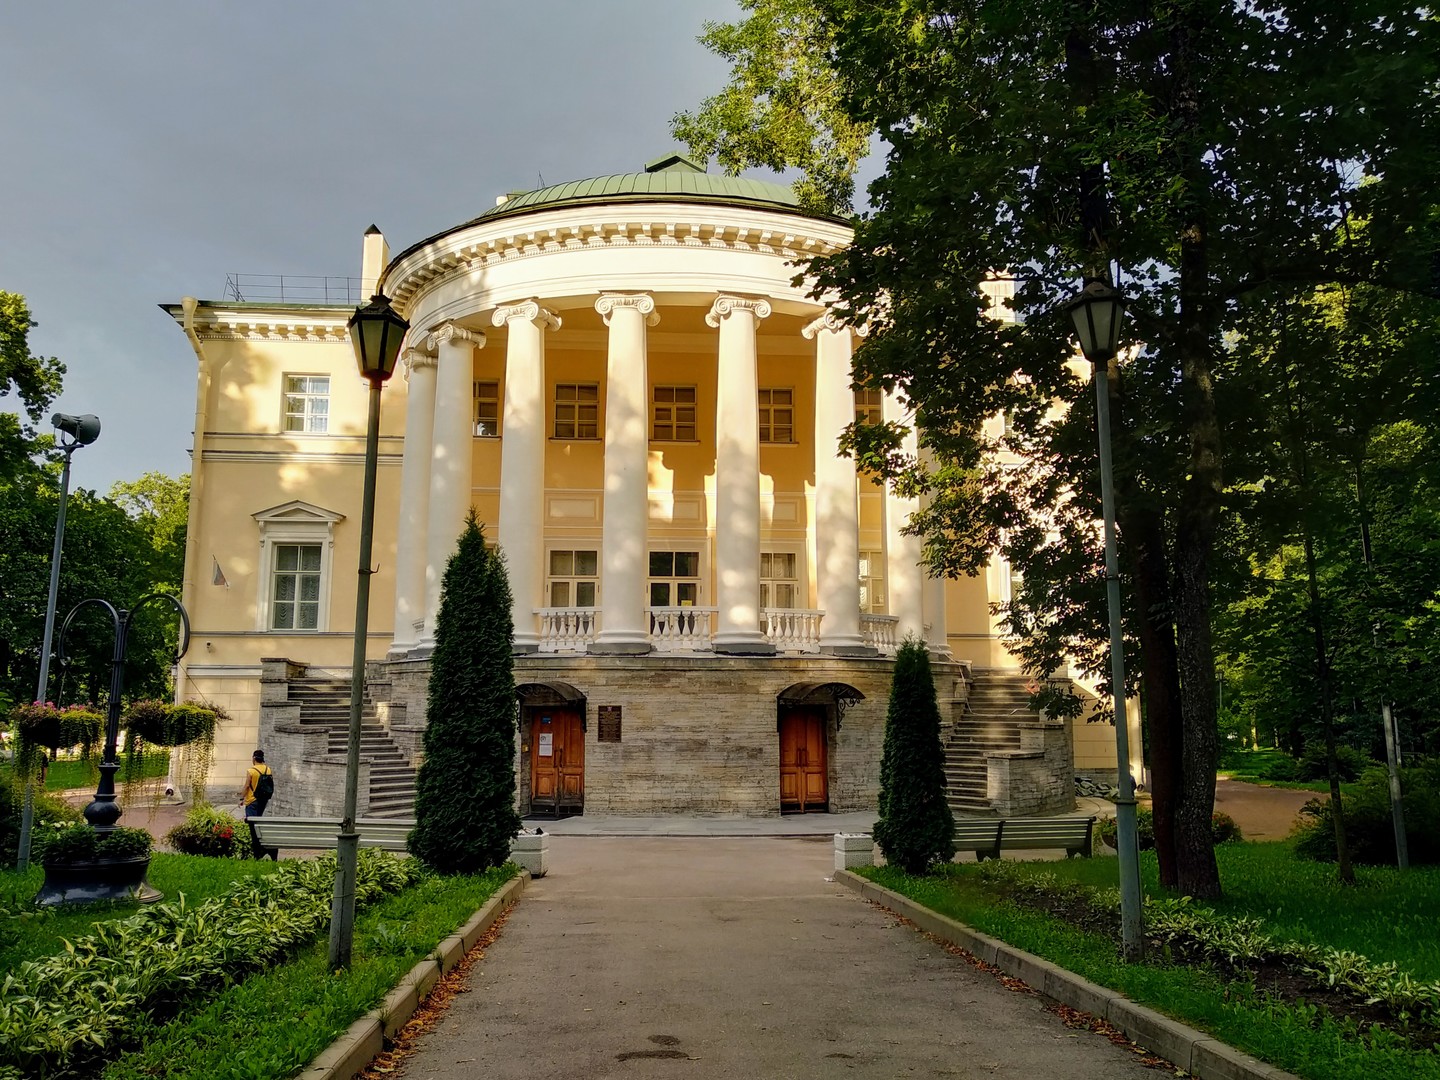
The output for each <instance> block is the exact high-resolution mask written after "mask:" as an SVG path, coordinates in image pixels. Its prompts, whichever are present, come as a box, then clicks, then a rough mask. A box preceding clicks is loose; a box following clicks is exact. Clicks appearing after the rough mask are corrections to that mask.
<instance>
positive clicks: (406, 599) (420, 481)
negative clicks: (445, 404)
mask: <svg viewBox="0 0 1440 1080" xmlns="http://www.w3.org/2000/svg"><path fill="white" fill-rule="evenodd" d="M405 381H406V383H407V384H408V385H407V386H406V390H405V457H404V459H403V460H402V462H401V466H400V518H399V521H398V523H397V526H398V528H397V532H396V534H395V637H394V640H393V641H392V642H391V644H390V655H391V656H403V655H404V654H406V653H408V652H409V651H410V650H411V649H413V648H415V646H417V645H418V644H419V643H420V633H421V630H422V629H423V627H424V623H425V556H426V551H425V536H426V533H427V532H428V529H429V524H430V522H429V517H430V444H431V441H432V439H433V438H434V434H435V357H433V356H430V355H427V354H426V353H424V352H422V351H421V350H419V349H411V350H410V351H409V352H407V353H406V354H405Z"/></svg>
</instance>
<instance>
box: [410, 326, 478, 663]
mask: <svg viewBox="0 0 1440 1080" xmlns="http://www.w3.org/2000/svg"><path fill="white" fill-rule="evenodd" d="M429 345H430V348H431V350H432V351H435V352H438V353H439V359H438V371H437V373H436V377H435V434H434V437H433V439H432V442H431V454H430V523H429V527H428V528H427V530H426V534H427V535H426V544H425V628H424V631H423V632H422V634H421V637H420V642H421V644H422V645H431V646H433V645H434V644H435V617H436V615H438V614H439V612H440V586H441V584H442V583H443V581H444V578H445V566H446V564H447V563H449V561H450V556H451V555H453V554H455V543H456V541H457V540H459V539H460V530H461V529H463V528H464V527H465V515H466V514H468V513H469V512H470V496H471V478H470V470H471V459H472V456H473V454H474V442H475V401H474V399H475V385H474V379H475V365H474V358H475V350H476V349H480V348H484V346H485V335H484V334H482V333H480V332H479V331H478V330H466V329H465V328H464V327H462V326H456V325H455V324H454V323H448V322H447V323H443V324H442V325H441V326H440V327H438V328H437V329H436V330H435V331H434V332H432V333H431V335H430V338H429Z"/></svg>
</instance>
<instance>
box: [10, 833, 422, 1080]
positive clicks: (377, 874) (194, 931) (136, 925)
mask: <svg viewBox="0 0 1440 1080" xmlns="http://www.w3.org/2000/svg"><path fill="white" fill-rule="evenodd" d="M419 873H420V867H419V865H418V864H417V863H416V862H414V861H412V860H401V859H397V858H395V857H393V856H389V855H386V854H385V853H383V852H377V851H370V850H363V851H361V852H360V862H359V873H358V876H357V881H356V900H357V903H360V904H364V903H367V902H369V901H371V900H373V899H375V898H377V897H379V896H381V895H383V894H385V893H388V892H395V891H398V890H399V889H402V888H404V887H406V886H407V885H409V884H411V883H412V882H413V881H414V880H415V879H416V877H417V875H418V874H419ZM334 884H335V860H334V857H333V856H326V857H322V858H319V859H315V860H311V861H306V862H292V863H286V864H284V865H282V866H281V867H280V869H279V870H277V871H276V872H275V873H273V874H270V875H268V876H266V877H263V878H253V879H249V880H246V881H243V882H237V883H236V884H235V885H234V886H232V887H231V888H230V889H229V890H228V891H227V892H226V893H224V894H222V895H220V896H217V897H214V898H212V899H210V900H207V901H205V902H204V903H202V904H197V905H195V906H194V907H190V906H188V905H187V904H186V903H185V900H184V897H183V896H182V897H181V898H180V899H179V900H178V901H176V902H175V903H164V904H156V905H154V906H153V907H149V908H146V909H144V910H142V911H141V912H139V913H138V914H136V915H133V916H131V917H130V918H128V919H123V920H118V921H115V922H106V923H99V924H97V925H96V927H95V933H93V934H91V935H89V936H87V937H82V938H79V939H77V940H75V941H73V942H70V943H69V944H67V945H66V948H65V951H64V952H60V953H56V954H55V955H53V956H48V957H45V958H43V959H40V960H30V961H26V962H25V963H23V964H21V965H20V966H19V967H18V968H17V969H16V970H14V971H12V972H10V973H8V974H6V975H5V977H4V980H3V981H0V1080H5V1078H6V1077H7V1075H8V1076H10V1077H19V1076H56V1075H67V1074H68V1075H95V1074H97V1073H98V1072H99V1069H98V1067H97V1065H98V1063H99V1061H100V1060H101V1059H103V1058H106V1057H111V1056H113V1055H114V1053H115V1052H116V1051H117V1050H118V1049H119V1048H120V1047H121V1046H123V1045H124V1043H125V1042H126V1040H127V1039H128V1038H133V1036H134V1032H135V1031H136V1028H137V1023H136V1021H137V1019H138V1018H141V1017H143V1018H147V1019H150V1020H156V1019H160V1020H163V1018H164V1017H166V1016H168V1015H171V1014H173V1013H174V1011H175V1010H176V1009H177V1008H179V1007H180V1006H181V1005H189V1004H192V1003H194V1002H195V1001H196V1000H198V999H200V998H203V997H204V996H205V995H207V994H208V993H211V992H213V991H215V990H217V989H218V988H220V987H222V986H224V985H225V984H226V983H228V982H232V981H234V980H236V979H240V978H243V977H244V975H245V973H246V972H248V971H252V970H255V969H257V968H263V967H268V966H271V965H273V964H275V963H276V962H278V961H280V960H281V959H283V958H284V957H285V956H286V955H287V954H288V953H289V952H290V951H291V950H293V949H295V948H296V947H298V946H300V945H303V944H306V943H308V942H310V941H313V940H315V938H316V937H318V936H319V935H320V934H321V933H322V932H323V931H324V930H325V928H326V927H327V926H328V925H329V921H330V900H331V894H332V892H333V889H334ZM7 1070H9V1071H8V1074H7Z"/></svg>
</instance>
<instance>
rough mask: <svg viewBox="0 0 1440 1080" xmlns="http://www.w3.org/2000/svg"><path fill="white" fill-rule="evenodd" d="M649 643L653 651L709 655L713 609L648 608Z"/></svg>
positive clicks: (714, 610)
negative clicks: (704, 653)
mask: <svg viewBox="0 0 1440 1080" xmlns="http://www.w3.org/2000/svg"><path fill="white" fill-rule="evenodd" d="M646 611H647V613H648V614H649V616H650V644H651V647H652V648H654V650H655V651H656V652H664V653H670V652H710V651H711V642H710V635H711V622H712V621H713V620H714V617H715V614H716V609H715V608H702V607H652V608H647V609H646Z"/></svg>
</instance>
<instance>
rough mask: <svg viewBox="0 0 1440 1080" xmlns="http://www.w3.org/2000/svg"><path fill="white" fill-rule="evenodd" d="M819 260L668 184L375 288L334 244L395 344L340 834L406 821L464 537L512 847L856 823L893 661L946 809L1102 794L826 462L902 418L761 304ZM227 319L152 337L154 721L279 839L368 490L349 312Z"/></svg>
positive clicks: (801, 241) (324, 795) (815, 226)
mask: <svg viewBox="0 0 1440 1080" xmlns="http://www.w3.org/2000/svg"><path fill="white" fill-rule="evenodd" d="M849 238H850V230H849V228H848V227H847V225H846V224H845V223H844V222H843V221H840V220H836V219H832V218H828V217H823V216H816V215H812V214H808V213H805V212H803V211H801V210H800V209H799V207H798V206H797V205H796V202H795V199H794V197H793V195H792V193H791V192H790V190H789V189H788V188H785V187H781V186H779V185H775V184H769V183H763V182H759V181H755V180H750V179H736V178H729V177H720V176H713V175H709V174H707V173H705V172H704V171H703V170H702V169H701V168H699V167H698V166H696V165H695V164H693V163H692V162H690V161H688V160H687V159H685V158H683V157H680V156H671V157H667V158H662V159H660V160H658V161H656V162H653V163H651V164H650V165H649V166H647V167H646V168H645V170H644V171H641V172H637V173H633V174H624V175H617V176H608V177H600V178H596V179H590V180H583V181H577V182H574V183H567V184H560V185H556V186H552V187H546V188H542V189H540V190H536V191H531V192H526V193H522V194H518V195H512V196H509V197H505V198H501V199H499V200H497V201H496V204H495V205H494V206H493V207H490V208H488V209H487V210H486V211H485V212H484V213H482V214H481V215H480V216H479V217H477V218H475V219H473V220H471V221H468V222H465V223H464V224H461V225H458V226H456V227H454V228H451V229H447V230H445V231H444V232H442V233H439V234H437V235H435V236H432V237H429V238H427V239H424V240H422V241H420V242H418V243H415V244H413V245H411V246H410V247H408V248H406V249H405V250H403V251H402V252H400V253H399V254H398V255H396V256H394V257H393V258H392V257H391V256H390V253H389V250H388V247H387V245H386V242H385V240H384V238H383V237H382V236H381V235H380V233H379V231H378V230H376V229H375V228H373V227H372V228H371V229H370V231H369V232H367V233H366V235H365V237H364V243H363V260H362V268H361V278H360V281H359V282H358V284H359V289H358V290H357V293H358V295H364V296H368V295H369V293H370V292H371V291H372V289H374V288H377V287H378V288H379V289H381V290H383V291H384V292H385V293H386V295H388V296H389V297H391V299H392V301H393V302H394V304H395V306H396V307H397V308H398V310H400V311H401V312H402V313H403V314H404V315H405V317H406V318H407V319H408V320H409V322H410V324H411V330H410V333H409V336H408V338H407V348H406V351H405V352H404V353H403V378H402V377H399V376H398V375H397V377H396V378H395V379H393V380H392V381H391V383H390V384H389V385H388V386H387V388H386V390H385V392H384V395H383V406H382V417H381V444H380V471H379V481H378V494H377V509H376V536H375V552H376V555H375V563H376V567H377V573H376V575H375V577H374V578H373V586H372V595H373V600H372V616H371V626H370V630H369V638H370V647H369V657H370V663H369V664H368V665H367V679H366V682H367V701H366V705H365V718H366V719H365V739H364V760H363V764H362V775H361V813H362V816H363V815H364V814H366V813H369V814H372V815H380V814H386V813H390V814H404V813H407V812H408V810H409V807H410V805H411V804H410V800H411V799H412V797H413V774H414V769H415V767H416V765H417V763H418V760H419V757H420V755H421V754H422V753H423V748H422V742H421V733H422V732H423V729H424V722H425V715H424V714H425V683H426V679H427V677H428V673H429V655H430V652H431V649H432V647H433V635H434V625H435V613H436V610H437V606H438V603H439V590H440V581H441V575H442V574H443V571H444V567H445V564H446V562H447V560H448V558H449V556H450V554H451V552H452V551H453V549H454V545H455V541H456V538H457V536H458V535H459V532H460V530H461V527H462V524H463V522H464V519H465V517H466V514H467V513H468V512H469V510H470V509H471V508H472V507H473V508H474V509H475V511H476V513H477V515H478V517H479V519H480V521H481V522H482V523H483V524H484V527H485V531H486V534H487V536H488V537H489V538H491V539H493V540H494V541H495V542H496V543H498V544H499V546H500V548H501V549H502V551H503V552H504V555H505V558H506V561H507V565H508V568H509V574H510V583H511V589H512V592H513V594H514V609H513V611H512V616H513V619H514V627H515V637H514V647H515V653H516V662H515V670H516V682H517V684H518V687H519V701H518V713H517V716H518V721H519V729H518V738H517V755H518V756H517V767H518V768H517V773H518V777H519V782H520V784H519V786H520V797H521V802H522V809H524V810H526V811H529V812H537V813H538V812H554V813H561V812H565V813H570V812H587V811H588V812H591V813H597V812H600V813H615V814H644V813H699V814H711V813H716V814H718V813H742V814H768V813H777V812H783V811H805V810H815V809H830V810H844V809H857V808H865V807H870V806H873V805H874V801H875V797H876V792H877V787H878V775H879V758H880V747H881V741H882V738H883V728H884V717H885V709H886V696H887V694H888V689H889V680H890V672H891V668H892V666H893V654H894V651H895V647H896V645H897V643H898V642H900V641H901V640H903V639H904V638H905V637H906V636H907V635H914V636H916V637H918V638H921V639H922V640H923V641H925V643H926V644H927V646H928V647H929V649H930V652H931V656H932V661H933V663H934V670H935V674H936V681H937V687H938V689H939V694H940V700H941V706H942V717H943V719H944V720H945V722H946V729H945V732H946V738H947V740H948V743H947V751H948V753H949V757H950V762H949V764H950V778H951V800H952V802H953V803H954V804H955V805H956V807H957V808H958V809H962V810H974V811H982V812H983V811H985V810H997V811H1001V812H1007V813H1017V812H1026V811H1032V812H1035V811H1041V810H1044V811H1049V810H1056V809H1063V808H1067V807H1068V806H1069V805H1071V798H1072V788H1071V777H1072V774H1073V772H1074V771H1075V769H1076V768H1079V769H1080V770H1082V771H1087V772H1094V773H1104V772H1106V771H1107V770H1108V771H1109V772H1110V774H1111V775H1113V771H1114V758H1113V749H1111V747H1113V742H1111V741H1110V735H1109V729H1108V728H1106V729H1104V730H1100V729H1099V726H1097V725H1089V726H1088V727H1087V725H1083V724H1081V725H1078V727H1077V730H1075V731H1074V732H1070V731H1068V730H1067V728H1066V726H1065V725H1064V724H1061V723H1052V722H1049V721H1047V720H1045V719H1043V718H1041V717H1038V716H1036V715H1035V714H1034V713H1032V712H1030V711H1029V710H1028V709H1026V708H1025V692H1024V689H1023V684H1024V682H1025V680H1024V679H1023V677H1021V676H1020V675H1019V673H1018V671H1017V670H1016V665H1015V662H1014V660H1013V659H1012V657H1011V656H1010V654H1009V653H1008V652H1007V651H1006V650H1005V647H1004V644H1003V642H1002V641H1001V639H1000V636H999V635H998V633H997V630H996V623H995V619H994V617H993V615H992V607H991V605H992V604H995V603H998V602H1003V601H1004V600H1006V599H1008V588H1009V575H1008V571H1007V568H1006V567H1005V566H1004V565H1003V563H1001V562H1000V561H999V560H996V561H995V562H994V564H993V565H992V566H991V568H990V569H989V570H988V571H987V573H986V574H984V575H983V576H977V577H974V578H967V579H962V580H956V581H942V580H937V579H934V578H930V577H929V576H927V575H926V573H925V572H924V570H923V568H922V567H921V565H920V543H919V540H918V538H916V537H913V536H909V535H907V534H906V533H905V531H904V526H905V524H906V522H907V520H908V518H909V515H910V514H911V513H912V512H913V511H914V510H915V509H916V505H915V503H914V502H913V501H911V500H909V499H907V498H903V497H901V496H899V495H897V494H895V493H894V492H891V491H888V490H886V489H885V488H884V487H882V486H880V485H878V484H876V483H874V482H872V481H870V480H868V479H866V478H864V477H857V475H856V470H855V466H854V462H853V461H851V460H850V459H849V458H846V457H843V456H841V455H839V454H838V453H837V449H836V442H837V439H838V437H839V435H840V433H841V431H842V430H843V429H844V428H845V426H846V425H847V424H849V423H851V422H852V421H854V420H856V419H861V420H865V419H878V418H880V417H884V418H886V419H894V420H902V421H903V420H904V419H905V414H904V412H903V410H902V409H901V408H900V407H899V404H898V403H897V402H896V401H894V400H892V399H890V398H888V397H887V396H885V395H882V394H880V393H878V392H872V391H855V390H853V389H852V387H851V383H850V379H851V372H850V356H851V349H852V344H853V341H852V333H851V330H850V329H849V328H848V327H846V326H845V325H843V324H842V323H840V322H839V321H838V320H836V319H835V317H834V316H833V315H832V314H831V313H829V312H828V311H827V310H826V309H825V308H824V306H823V305H821V304H819V303H817V302H816V301H815V300H814V299H812V298H811V297H810V296H809V295H808V289H807V288H806V287H805V286H804V285H803V284H800V285H797V284H795V283H794V282H793V278H794V277H795V273H796V268H795V262H796V260H797V259H800V258H803V257H805V256H807V255H813V254H817V253H824V252H829V251H833V250H836V249H838V248H840V247H842V246H843V245H845V244H846V243H847V242H848V241H849ZM343 292H344V291H343V290H342V293H343ZM232 294H233V295H232V298H231V299H229V300H225V301H197V300H195V299H194V298H190V297H187V298H186V299H185V300H184V301H183V302H182V303H180V304H178V305H165V310H166V311H167V312H168V313H169V314H170V315H171V316H172V317H173V318H174V320H175V322H176V323H177V324H178V325H179V327H180V328H181V329H182V330H183V332H184V334H185V335H186V337H187V338H188V340H189V343H190V346H191V348H192V349H193V350H194V354H195V357H196V359H197V361H198V371H199V379H198V386H197V393H196V415H195V433H196V435H195V450H194V460H193V474H192V486H191V491H192V495H191V518H190V533H189V546H188V550H187V559H186V575H185V584H184V600H185V603H186V605H187V606H188V608H189V610H190V613H191V619H192V623H193V626H194V640H195V643H196V644H195V645H194V646H193V647H192V649H191V652H190V655H189V656H187V657H186V658H185V660H184V661H183V662H182V669H181V682H180V686H179V687H178V693H179V694H181V695H182V696H186V697H189V696H197V695H198V696H203V697H204V698H206V699H208V700H212V701H215V702H217V703H219V704H222V705H223V706H224V707H225V708H226V709H227V711H228V712H229V714H230V716H231V717H232V720H231V722H230V723H229V724H228V725H227V726H226V728H225V729H224V731H223V732H222V733H221V735H220V744H219V745H218V746H217V750H216V768H215V772H214V775H213V779H212V782H213V783H214V784H216V785H218V786H220V787H222V788H223V787H224V786H226V785H229V784H231V783H234V784H235V785H236V786H238V780H239V776H240V774H241V771H242V770H243V767H244V765H245V763H247V762H248V760H249V755H250V752H251V750H253V749H254V748H255V746H256V745H261V746H264V748H265V749H266V751H267V756H268V758H269V759H270V760H271V761H272V762H273V763H274V764H275V765H276V769H277V773H278V775H279V777H280V781H281V783H280V784H279V791H278V792H277V796H276V801H277V805H278V806H279V807H280V808H281V809H283V810H295V811H301V812H321V811H329V810H333V809H334V807H335V806H336V805H338V802H339V791H340V784H341V775H342V768H343V761H344V754H343V749H344V739H343V724H344V719H345V708H346V703H347V701H348V678H349V673H348V669H349V662H350V661H349V658H350V649H351V640H352V631H353V628H352V625H351V620H352V618H353V611H354V601H355V595H354V590H355V581H356V559H357V554H356V553H357V551H358V532H359V519H360V499H361V469H362V462H363V453H364V424H365V413H366V407H365V395H366V389H367V388H366V384H365V383H364V382H363V381H362V379H361V378H360V377H359V375H358V373H357V372H356V370H355V365H354V358H353V353H352V351H351V349H350V346H349V343H348V340H347V337H346V330H345V323H346V320H347V318H348V317H349V316H350V314H351V312H352V310H353V306H354V299H355V297H353V296H351V295H348V294H343V295H336V297H335V302H317V301H316V300H313V299H308V298H307V299H305V300H303V301H301V302H295V301H294V300H293V299H292V298H290V297H281V298H280V299H279V300H271V299H264V300H261V299H242V298H241V297H245V296H247V293H246V292H245V290H244V289H243V288H239V287H237V288H235V289H234V290H232ZM321 299H322V300H323V299H324V298H323V297H322V298H321ZM286 300H289V301H290V302H285V301H286ZM997 313H1003V308H1001V307H1000V306H999V302H998V297H997ZM1092 729H1094V730H1092Z"/></svg>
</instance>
